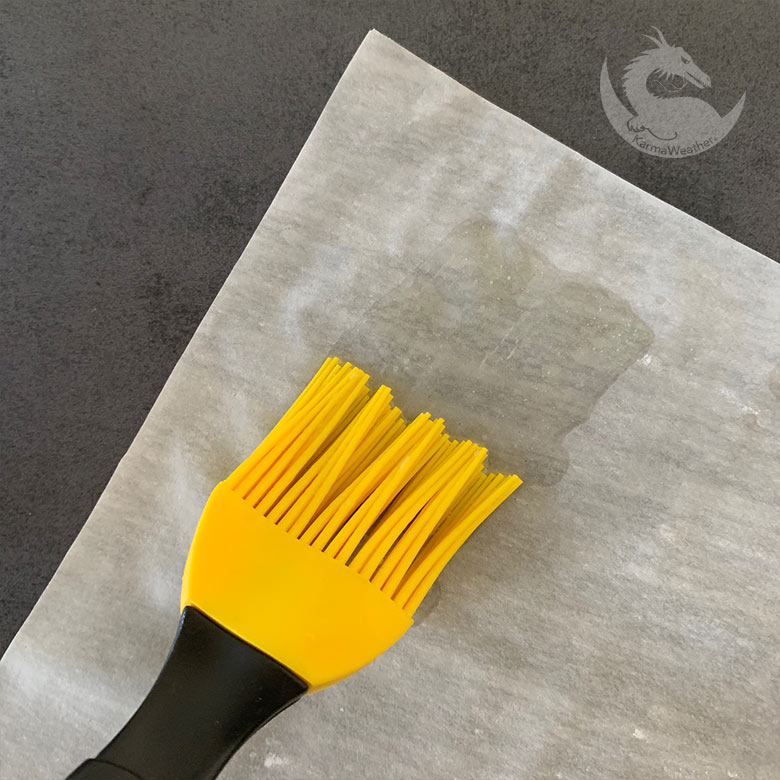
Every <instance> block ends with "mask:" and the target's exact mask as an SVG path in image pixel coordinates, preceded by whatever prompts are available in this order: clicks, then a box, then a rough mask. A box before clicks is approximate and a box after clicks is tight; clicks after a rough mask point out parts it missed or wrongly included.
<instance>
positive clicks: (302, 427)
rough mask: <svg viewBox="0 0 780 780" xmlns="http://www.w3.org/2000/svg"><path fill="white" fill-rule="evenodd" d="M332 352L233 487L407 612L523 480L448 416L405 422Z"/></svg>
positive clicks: (386, 395)
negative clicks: (494, 470)
mask: <svg viewBox="0 0 780 780" xmlns="http://www.w3.org/2000/svg"><path fill="white" fill-rule="evenodd" d="M368 378H369V377H368V375H367V374H366V373H365V372H363V371H361V370H360V369H358V368H355V367H354V366H352V365H351V364H349V363H344V364H342V363H341V362H340V361H339V360H338V359H337V358H328V360H326V361H325V362H324V363H323V365H322V367H321V368H320V370H319V371H318V372H317V373H316V374H315V376H314V378H313V379H312V380H311V382H309V384H308V385H307V386H306V388H305V389H304V391H303V392H302V393H301V394H300V396H299V397H298V399H297V400H296V401H295V402H294V403H293V405H292V406H291V407H290V409H289V410H288V411H287V412H286V413H285V415H284V416H283V417H282V418H281V420H280V421H279V423H278V424H277V425H276V426H275V427H274V428H273V429H272V430H271V432H270V433H269V434H268V436H267V437H266V438H265V439H264V440H263V442H262V443H261V444H260V446H258V447H257V449H256V450H255V451H254V452H253V453H252V455H251V456H250V457H249V458H247V460H246V461H244V463H242V464H241V465H240V466H239V467H238V468H237V469H236V470H235V471H234V472H233V474H231V475H230V477H228V479H227V480H226V483H227V485H228V487H229V488H230V489H231V490H232V491H234V492H235V493H237V494H238V495H239V496H240V497H241V498H242V499H244V500H245V501H246V502H248V503H249V504H251V506H253V507H255V508H256V509H257V511H258V512H260V513H261V514H263V515H264V516H265V517H266V518H267V519H268V520H269V521H270V522H272V523H275V524H276V525H277V526H278V527H279V528H280V529H281V530H283V531H285V532H286V533H287V534H290V535H291V536H293V537H295V538H296V539H298V540H299V542H300V543H301V544H303V545H309V546H311V547H313V548H314V549H315V550H318V551H320V553H321V554H322V555H324V556H327V557H330V558H333V559H335V561H337V562H339V563H342V564H343V565H345V566H347V567H349V568H351V569H353V570H354V571H355V572H357V573H358V574H360V575H361V576H362V577H364V578H366V580H368V581H370V582H371V584H372V585H373V586H375V587H376V588H377V589H379V590H381V591H382V592H383V593H385V594H386V595H387V596H388V597H389V598H391V599H392V600H393V601H394V602H395V603H396V604H397V605H398V606H399V607H401V609H403V610H404V611H405V612H406V613H407V614H409V615H411V614H412V613H413V612H414V610H415V609H416V608H417V606H418V605H419V603H420V602H421V601H422V599H423V598H424V596H425V594H426V593H427V592H428V590H429V588H430V586H431V585H432V584H433V582H434V580H435V579H436V577H437V576H438V575H439V573H440V572H441V570H442V569H443V568H444V566H445V565H446V563H447V562H448V561H449V560H450V558H451V557H452V556H453V555H454V554H455V552H456V551H457V549H458V548H459V547H460V546H461V545H462V544H463V542H464V541H465V540H466V539H467V538H468V536H469V535H470V534H471V533H472V532H473V531H474V530H475V529H476V528H477V526H478V525H479V524H480V523H481V522H482V521H483V520H484V519H485V518H486V517H487V516H488V515H489V514H490V513H491V512H492V511H493V510H494V509H495V508H496V507H497V506H498V505H499V504H500V503H501V502H502V501H504V500H505V499H506V498H507V497H508V496H509V495H510V494H511V493H512V492H513V491H514V490H515V489H516V488H517V487H518V486H519V485H520V484H521V480H520V479H519V478H518V477H516V476H504V475H501V474H486V473H485V472H484V471H483V462H484V460H485V458H486V456H487V451H486V450H485V449H484V448H482V447H479V446H478V445H476V444H474V443H472V442H470V441H460V442H459V441H455V440H453V439H450V438H449V436H447V434H446V433H445V432H444V422H443V421H442V420H434V419H431V417H430V415H428V414H421V415H419V416H418V417H417V418H415V420H413V421H412V422H411V423H409V424H407V423H405V422H404V421H403V419H402V417H401V412H400V410H399V409H398V408H397V407H395V406H393V405H392V395H391V393H390V389H389V388H387V387H385V386H382V387H380V388H379V389H378V390H376V391H375V392H374V393H370V391H369V389H368V387H367V382H368Z"/></svg>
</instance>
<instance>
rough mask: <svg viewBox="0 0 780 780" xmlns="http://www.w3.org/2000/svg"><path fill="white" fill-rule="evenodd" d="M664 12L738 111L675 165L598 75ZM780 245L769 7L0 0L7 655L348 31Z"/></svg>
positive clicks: (774, 20) (319, 95)
mask: <svg viewBox="0 0 780 780" xmlns="http://www.w3.org/2000/svg"><path fill="white" fill-rule="evenodd" d="M652 25H657V26H659V27H660V28H661V29H662V30H663V32H664V33H665V35H666V36H667V38H669V39H670V40H673V39H674V40H675V41H678V42H680V43H682V44H684V46H685V48H686V49H687V50H688V51H689V52H691V54H692V55H693V56H694V57H695V59H696V62H697V63H698V64H699V65H700V66H701V67H702V68H703V69H704V70H706V71H707V72H708V73H709V74H710V75H711V77H712V81H713V88H712V91H711V98H710V99H711V101H712V103H713V105H715V106H716V107H717V108H718V109H719V110H720V111H721V113H725V111H727V110H728V108H729V107H730V106H731V105H733V104H734V103H735V102H736V101H737V99H738V98H739V97H740V95H741V94H742V93H743V92H746V93H747V100H746V106H745V110H744V113H743V115H742V117H741V118H740V120H739V121H738V123H737V125H736V126H735V128H734V129H733V131H732V132H731V133H730V135H729V136H728V137H727V138H726V139H724V141H722V142H721V143H720V144H719V145H718V146H717V147H716V148H715V149H713V150H711V151H708V152H706V153H705V154H702V155H697V156H694V157H689V158H685V159H680V160H665V159H659V158H655V157H651V156H648V155H645V154H642V153H640V152H638V151H637V150H635V149H633V148H631V147H629V146H628V145H627V144H626V143H625V142H624V141H622V140H621V139H620V138H619V137H618V136H617V135H616V133H615V132H614V130H613V129H612V127H611V126H610V125H609V122H608V121H607V119H606V117H605V115H604V111H603V109H602V106H601V100H600V96H599V72H600V69H601V64H602V62H603V60H604V58H605V56H607V57H608V58H609V60H610V62H614V63H617V64H618V65H617V66H615V70H614V73H613V83H615V84H617V83H618V81H619V64H620V63H626V62H627V61H628V60H629V59H630V58H631V56H633V55H634V54H636V53H637V51H638V48H639V43H640V41H641V39H640V37H639V36H640V34H641V33H645V32H650V28H651V26H652ZM371 28H377V29H379V30H380V31H382V32H384V33H385V34H387V35H389V36H390V37H391V38H393V39H394V40H396V41H398V42H399V43H401V44H402V45H404V46H405V47H407V48H408V49H410V50H411V51H413V52H415V53H416V54H418V55H419V56H421V57H423V58H424V59H426V60H427V61H428V62H430V63H431V64H433V65H435V66H437V67H439V68H441V69H442V70H444V71H445V72H446V73H448V74H450V75H451V76H453V77H454V78H455V79H457V80H459V81H461V82H462V83H464V84H466V85H467V86H469V87H470V88H472V89H473V90H475V91H476V92H477V93H479V94H480V95H482V96H484V97H485V98H487V99H489V100H491V101H493V102H495V103H496V104H498V105H499V106H501V107H503V108H505V109H506V110H507V111H509V112H511V113H513V114H516V115H518V116H520V117H521V118H523V119H525V120H526V121H528V122H530V123H531V124H533V125H535V126H536V127H538V128H539V129H541V130H543V131H544V132H546V133H548V134H550V135H551V136H553V137H554V138H556V139H558V140H560V141H561V142H563V143H565V144H567V145H569V146H571V147H572V148H574V149H575V150H577V151H579V152H581V153H582V154H584V155H586V156H587V157H588V158H590V159H591V160H594V161H595V162H597V163H599V164H600V165H603V166H604V167H606V168H608V169H609V170H611V171H613V172H614V173H616V174H617V175H619V176H621V177H624V178H625V179H627V180H629V181H630V182H632V183H634V184H636V185H637V186H639V187H641V188H643V189H645V190H647V191H649V192H651V193H653V194H655V195H657V196H658V197H660V198H662V199H663V200H666V201H668V202H669V203H671V204H673V205H675V206H677V207H679V208H681V209H683V210H684V211H686V212H688V213H690V214H692V215H693V216H695V217H697V218H699V219H701V220H703V221H705V222H707V223H709V224H711V225H713V226H714V227H716V228H718V229H719V230H721V231H723V232H724V233H726V234H727V235H729V236H732V237H734V238H735V239H737V240H739V241H741V242H743V243H745V244H747V245H748V246H750V247H752V248H754V249H757V250H759V251H761V252H763V253H765V254H768V255H769V256H770V257H773V258H775V259H777V258H780V228H778V223H777V215H778V213H780V179H779V177H778V170H779V169H780V151H778V150H780V101H778V99H777V86H778V85H777V72H778V71H777V40H778V34H779V33H780V10H778V6H777V5H776V4H775V3H774V2H756V1H752V2H741V3H739V4H733V3H727V2H715V3H713V2H694V3H686V4H682V5H681V4H679V3H672V2H669V1H668V0H667V1H665V2H655V3H647V4H643V5H642V6H641V9H637V8H636V7H635V6H634V4H631V5H630V6H629V5H628V4H626V5H624V6H622V7H620V6H617V5H616V4H614V3H607V2H597V3H581V2H576V0H575V1H572V2H562V1H561V0H556V1H554V2H534V3H513V4H507V3H499V2H489V3H486V2H480V3H444V2H433V3H413V2H391V3H386V2H381V3H380V2H343V1H340V2H331V3H328V4H323V6H322V7H315V5H314V4H310V3H304V2H278V3H269V2H254V1H253V2H249V1H241V0H236V1H235V2H221V3H218V4H213V5H212V4H207V3H195V2H184V3H181V2H176V3H173V2H151V3H142V4H134V5H132V6H121V5H118V4H115V3H107V2H102V1H101V2H90V3H88V4H79V5H74V4H72V3H68V2H54V1H53V0H47V1H45V2H42V3H36V4H29V3H27V2H22V0H6V2H5V3H4V4H3V7H2V9H0V29H2V32H1V33H0V112H2V120H1V121H0V133H2V153H1V154H0V192H1V193H2V203H3V208H2V211H1V212H0V221H1V222H0V258H1V259H2V275H3V292H4V293H5V294H4V295H3V296H2V303H1V304H0V314H1V316H2V320H1V321H0V344H2V355H3V382H2V388H3V401H2V409H3V418H4V423H3V426H2V430H1V431H0V436H2V439H1V440H0V452H2V454H3V469H2V471H3V480H2V488H1V490H2V493H1V494H0V512H2V517H3V521H2V524H0V567H1V569H2V581H1V582H0V650H2V649H3V648H4V647H5V646H6V645H7V644H8V642H9V641H10V639H11V637H12V636H13V633H14V632H15V631H16V629H17V628H18V627H19V625H20V624H21V622H22V621H23V619H24V617H25V616H26V614H27V613H28V611H29V610H30V608H31V607H32V605H33V604H34V602H35V600H36V599H37V597H38V596H39V595H40V593H41V591H42V590H43V588H44V586H45V584H46V582H47V581H48V579H49V577H50V576H51V574H52V573H53V571H54V569H55V568H56V566H57V564H58V563H59V561H60V559H61V558H62V556H63V554H64V553H65V551H66V550H67V548H68V546H69V545H70V543H71V542H72V540H73V539H74V538H75V536H76V534H77V533H78V531H79V529H80V527H81V525H82V523H83V522H84V520H85V519H86V517H87V515H88V513H89V511H90V510H91V508H92V506H93V504H94V503H95V501H96V499H97V497H98V496H99V495H100V492H101V491H102V489H103V487H104V486H105V484H106V482H107V480H108V478H109V476H110V475H111V473H112V471H113V469H114V468H115V466H116V464H117V462H118V460H119V458H120V457H121V456H122V454H123V453H124V452H125V450H126V449H127V447H128V445H129V444H130V442H131V440H132V438H133V436H134V434H135V432H136V431H137V429H138V427H139V425H140V424H141V422H142V421H143V419H144V417H145V415H146V413H147V411H148V410H149V408H150V406H151V404H152V402H153V401H154V399H155V397H156V395H157V393H158V392H159V390H160V388H161V387H162V385H163V382H164V381H165V378H166V377H167V375H168V373H169V372H170V370H171V368H172V367H173V365H174V363H175V361H176V360H177V358H178V356H179V355H180V354H181V352H182V350H183V349H184V347H185V345H186V344H187V341H188V340H189V338H190V336H191V335H192V333H193V331H194V329H195V327H196V326H197V323H198V322H199V320H200V318H201V317H202V316H203V314H204V312H205V311H206V309H207V307H208V305H209V304H210V302H211V300H212V299H213V297H214V295H215V294H216V292H217V290H218V289H219V288H220V285H221V284H222V282H223V280H224V279H225V277H226V275H227V273H228V271H229V270H230V268H231V267H232V265H233V264H234V262H235V261H236V259H237V257H238V255H239V253H240V251H241V249H242V248H243V247H244V245H245V244H246V242H247V240H248V239H249V237H250V235H251V234H252V231H253V230H254V228H255V226H256V225H257V223H258V221H259V220H260V218H261V216H262V215H263V213H264V212H265V210H266V208H267V207H268V205H269V203H270V202H271V199H272V198H273V195H274V193H275V192H276V190H277V188H278V187H279V185H280V184H281V182H282V180H283V178H284V176H285V174H286V172H287V170H288V169H289V167H290V165H291V164H292V162H293V161H294V159H295V156H296V154H297V152H298V150H299V149H300V147H301V146H302V144H303V142H304V141H305V139H306V137H307V135H308V133H309V132H310V130H311V129H312V127H313V125H314V122H315V121H316V119H317V116H318V115H319V112H320V111H321V109H322V107H323V105H324V104H325V102H326V100H327V99H328V96H329V95H330V93H331V91H332V89H333V87H334V85H335V84H336V82H337V80H338V78H339V76H340V75H341V73H342V72H343V70H344V68H345V66H346V65H347V63H348V62H349V60H350V58H351V56H352V55H353V53H354V51H355V49H356V48H357V46H358V44H359V43H360V41H361V40H362V38H363V37H364V35H365V33H366V32H367V31H368V30H369V29H371Z"/></svg>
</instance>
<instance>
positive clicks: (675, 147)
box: [601, 27, 745, 157]
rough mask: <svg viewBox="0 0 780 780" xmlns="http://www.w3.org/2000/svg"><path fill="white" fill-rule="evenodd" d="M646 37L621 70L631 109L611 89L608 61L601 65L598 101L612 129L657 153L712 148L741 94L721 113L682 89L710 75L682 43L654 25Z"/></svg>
mask: <svg viewBox="0 0 780 780" xmlns="http://www.w3.org/2000/svg"><path fill="white" fill-rule="evenodd" d="M653 29H654V30H655V32H656V36H657V37H654V36H652V35H645V36H643V37H644V38H648V39H649V40H651V41H652V42H653V43H654V44H655V48H654V49H647V50H646V51H643V52H642V53H641V54H640V55H639V56H638V57H635V58H634V59H633V60H632V61H631V62H630V63H629V64H628V66H627V67H626V69H625V71H624V73H623V92H624V93H625V96H626V100H627V102H628V104H629V105H630V106H631V111H629V110H628V108H626V106H625V105H624V104H623V103H622V102H621V100H620V98H619V97H618V96H617V95H616V94H615V90H614V89H613V88H612V82H611V81H610V78H609V71H608V70H607V61H606V59H605V60H604V64H603V65H602V67H601V103H602V105H603V106H604V111H605V112H606V114H607V118H608V119H609V121H610V123H611V124H612V127H614V128H615V130H616V131H617V132H618V134H619V135H620V136H621V137H622V138H623V139H624V140H625V141H627V142H628V143H629V144H631V145H632V146H635V147H636V148H638V149H640V150H641V151H643V152H646V153H647V154H653V155H655V156H657V157H688V156H690V155H692V154H699V153H701V152H704V151H706V150H707V149H711V148H712V147H713V146H715V144H717V143H718V142H719V141H720V140H721V139H723V138H724V137H725V136H726V134H727V133H728V132H729V131H730V130H731V128H732V127H734V125H735V123H736V121H737V119H739V115H740V114H741V113H742V108H743V106H744V105H745V95H744V94H743V95H742V97H741V98H740V99H739V101H738V102H737V104H736V105H735V106H734V108H732V109H731V111H729V112H728V114H726V115H725V116H721V115H720V114H719V113H718V112H717V111H716V110H715V109H714V108H713V107H712V106H711V105H710V104H709V103H707V102H706V101H705V100H702V99H701V98H698V97H691V96H690V95H684V94H681V93H683V92H684V91H685V90H686V89H687V88H688V87H694V88H695V89H696V90H702V89H705V88H707V87H709V86H710V85H711V81H710V77H709V76H708V75H707V74H706V73H705V72H704V71H703V70H702V69H701V68H700V67H699V66H698V65H697V64H696V63H695V62H694V61H693V58H692V57H691V55H690V54H688V52H687V51H686V50H685V49H683V48H682V46H670V45H669V44H668V43H667V42H666V39H665V38H664V36H663V33H662V32H661V31H660V30H659V29H658V28H657V27H654V28H653Z"/></svg>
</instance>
